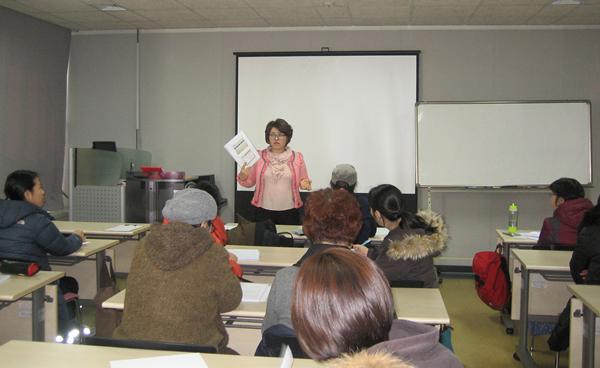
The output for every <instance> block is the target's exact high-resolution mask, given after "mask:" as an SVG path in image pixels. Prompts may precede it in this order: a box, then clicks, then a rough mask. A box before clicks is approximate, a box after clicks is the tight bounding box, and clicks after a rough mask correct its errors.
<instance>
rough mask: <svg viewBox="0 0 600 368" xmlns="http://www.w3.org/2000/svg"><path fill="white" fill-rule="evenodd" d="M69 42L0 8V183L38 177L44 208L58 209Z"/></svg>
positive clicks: (58, 30)
mask: <svg viewBox="0 0 600 368" xmlns="http://www.w3.org/2000/svg"><path fill="white" fill-rule="evenodd" d="M70 40H71V33H70V31H69V30H67V29H66V28H62V27H59V26H56V25H53V24H49V23H46V22H44V21H41V20H39V19H35V18H33V17H30V16H28V15H24V14H21V13H18V12H15V11H12V10H10V9H6V8H4V7H2V6H0V182H1V183H2V187H3V186H4V180H5V178H6V176H7V175H8V174H10V173H11V172H12V171H14V170H18V169H29V170H34V171H36V172H38V173H39V174H40V176H41V179H42V182H43V185H44V187H45V189H46V198H47V204H48V207H49V208H50V209H58V208H62V194H61V181H62V170H63V150H64V142H65V109H66V107H65V106H66V90H67V86H66V84H67V65H68V58H69V45H70ZM0 197H1V198H4V195H3V194H2V195H0Z"/></svg>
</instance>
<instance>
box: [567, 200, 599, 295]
mask: <svg viewBox="0 0 600 368" xmlns="http://www.w3.org/2000/svg"><path fill="white" fill-rule="evenodd" d="M569 266H570V268H571V276H573V280H574V281H575V283H577V284H594V285H599V284H600V196H599V197H598V201H597V203H596V205H595V206H594V207H593V208H592V209H591V210H589V211H588V212H586V213H585V215H584V216H583V220H582V221H581V223H580V224H579V230H578V233H577V245H576V246H575V248H574V249H573V255H572V256H571V262H570V264H569Z"/></svg>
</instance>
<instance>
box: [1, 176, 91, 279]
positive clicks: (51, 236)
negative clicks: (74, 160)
mask: <svg viewBox="0 0 600 368" xmlns="http://www.w3.org/2000/svg"><path fill="white" fill-rule="evenodd" d="M4 194H5V195H6V200H0V259H10V260H16V261H28V262H36V263H38V264H39V266H40V268H41V269H42V270H46V271H49V270H50V264H49V263H48V255H47V253H50V254H52V255H55V256H66V255H69V254H71V253H73V252H75V251H76V250H77V249H79V248H80V247H81V244H82V242H83V241H84V240H85V236H84V235H83V231H81V230H75V231H74V232H73V234H72V235H70V236H68V237H65V236H63V235H62V234H61V233H60V231H59V230H58V229H57V228H56V226H55V225H54V224H53V223H52V220H53V218H52V216H50V214H49V213H48V212H46V211H45V210H44V209H43V208H42V207H43V206H44V203H45V201H46V198H45V192H44V189H43V188H42V183H41V182H40V178H39V176H38V174H37V173H35V172H33V171H28V170H18V171H15V172H13V173H11V174H10V175H8V177H7V178H6V183H5V185H4Z"/></svg>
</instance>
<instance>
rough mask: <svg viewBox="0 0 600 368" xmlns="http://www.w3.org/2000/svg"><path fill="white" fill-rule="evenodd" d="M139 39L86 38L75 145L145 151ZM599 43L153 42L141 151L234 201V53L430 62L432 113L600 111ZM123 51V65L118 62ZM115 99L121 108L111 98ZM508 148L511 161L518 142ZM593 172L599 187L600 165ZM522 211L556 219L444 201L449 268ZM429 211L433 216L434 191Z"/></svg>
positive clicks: (510, 33)
mask: <svg viewBox="0 0 600 368" xmlns="http://www.w3.org/2000/svg"><path fill="white" fill-rule="evenodd" d="M132 37H135V35H132V34H108V35H107V34H101V35H98V34H82V35H78V34H75V35H74V37H73V43H72V55H73V57H72V74H71V85H72V86H75V85H77V86H78V87H77V89H75V88H71V89H70V94H72V93H74V92H75V91H76V92H77V94H79V95H80V96H78V99H79V100H75V99H74V97H73V98H71V99H70V100H69V103H70V104H69V112H70V113H71V116H72V117H73V119H74V117H75V116H78V117H79V118H78V120H77V123H76V124H73V125H72V126H70V127H69V129H70V130H69V135H70V137H71V139H70V142H69V143H70V144H71V145H83V146H89V145H90V144H91V141H92V140H97V139H99V138H102V139H109V138H112V139H114V140H119V139H122V138H120V137H129V138H127V139H123V142H124V144H134V142H135V140H134V139H133V138H131V137H134V135H133V134H134V132H133V133H132V130H134V128H135V121H134V119H133V120H132V115H131V114H129V113H120V112H123V111H130V109H131V108H132V100H133V99H134V97H135V96H134V95H132V93H133V92H134V89H133V88H132V86H131V83H132V82H133V83H135V74H134V71H133V70H132V66H134V65H135V46H134V45H133V44H132ZM598 39H600V30H597V29H591V30H577V29H574V30H564V29H555V30H550V29H546V30H543V29H531V30H522V29H495V30H494V29H473V30H448V29H443V30H348V31H342V30H335V31H323V30H303V31H296V30H295V31H246V32H243V31H232V32H223V31H216V32H215V31H211V32H179V33H177V32H168V33H166V32H154V33H153V32H144V33H143V34H142V35H141V43H140V45H141V46H140V47H141V145H142V148H143V149H145V150H148V151H150V152H152V153H153V160H154V162H155V163H156V164H159V165H163V166H164V167H166V168H169V169H180V170H185V171H186V172H188V173H190V174H205V173H214V174H216V176H217V184H218V185H219V186H220V187H221V189H222V190H223V192H224V193H223V194H224V196H225V197H227V198H229V199H230V200H232V199H233V197H234V195H233V190H234V170H233V161H232V160H231V159H230V158H229V157H228V155H227V154H226V153H225V151H224V150H223V148H222V146H223V144H224V142H226V141H227V140H228V139H229V138H230V137H231V135H232V134H233V133H234V122H235V57H234V55H233V52H236V51H318V50H320V49H321V47H330V48H331V49H332V50H336V51H342V50H421V51H422V54H421V65H420V76H419V78H420V79H419V83H420V97H421V100H423V101H427V100H429V101H436V100H437V101H440V100H449V101H451V100H457V101H467V100H548V99H589V100H591V101H592V106H593V107H594V106H596V105H597V104H598V103H600V43H599V42H598ZM117 51H118V52H119V53H121V52H122V57H121V56H119V57H116V56H115V55H116V53H117ZM119 55H121V54H119ZM107 62H110V68H109V67H107V65H106V63H107ZM115 70H117V71H121V73H122V74H115V72H114V71H115ZM75 71H76V73H75ZM125 71H127V72H125ZM107 91H110V94H114V95H115V96H118V98H117V97H115V98H111V99H108V98H106V96H107V94H108V93H107ZM79 101H84V102H83V103H82V102H79ZM93 101H97V103H101V105H100V106H99V107H101V108H98V109H97V111H95V110H94V111H92V110H91V109H90V108H89V106H90V104H92V103H93ZM134 105H135V104H134ZM83 112H85V114H84V113H83ZM116 112H118V113H119V114H120V115H119V117H120V118H122V121H121V122H120V123H119V124H116V123H114V122H111V121H107V119H105V118H104V117H105V116H107V115H111V114H117V113H116ZM592 112H593V116H592V121H593V124H594V125H596V124H598V122H600V113H598V109H594V108H592ZM84 115H85V116H84ZM598 131H599V130H598V129H593V132H592V134H593V138H592V140H593V143H592V146H593V157H597V155H598V144H597V143H598V142H599V139H600V136H599V135H598V134H599V133H598ZM539 139H544V132H540V135H539ZM506 144H507V149H510V142H506ZM548 144H560V142H548ZM299 149H301V147H300V148H299ZM383 159H384V158H378V157H374V158H373V160H374V161H377V160H383ZM499 159H502V158H501V157H500V158H499ZM523 159H524V160H526V159H527V158H526V157H523ZM593 162H594V182H598V179H599V175H600V170H599V167H598V160H593ZM374 163H375V162H374ZM308 165H309V167H310V163H308ZM598 193H599V191H598V189H597V188H589V190H588V195H589V197H590V198H592V199H593V200H594V201H595V199H596V197H597V195H598ZM511 201H515V202H517V203H518V204H519V207H520V225H521V227H522V228H532V229H537V228H539V227H540V226H541V223H542V219H543V218H544V217H546V216H549V215H551V213H552V209H551V206H550V201H549V195H548V193H547V192H534V193H521V192H506V191H504V192H493V193H491V192H464V191H450V192H434V193H433V194H432V207H433V209H434V210H436V211H439V212H441V213H442V214H443V215H444V216H445V218H446V221H447V223H448V226H449V229H450V235H451V237H452V239H451V241H450V243H449V248H448V250H447V251H446V252H445V253H444V259H442V262H450V263H451V264H470V258H471V256H472V254H473V253H474V252H475V251H477V250H481V249H492V247H493V245H494V244H495V241H496V238H495V234H494V232H493V229H494V228H497V227H505V226H506V222H507V217H506V216H507V209H508V205H509V204H510V202H511ZM420 202H421V206H422V207H423V206H426V196H425V194H424V193H423V191H421V199H420ZM232 207H233V206H232V205H229V206H228V207H227V208H226V209H225V211H224V218H225V219H226V220H232V219H233V216H232Z"/></svg>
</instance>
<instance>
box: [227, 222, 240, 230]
mask: <svg viewBox="0 0 600 368" xmlns="http://www.w3.org/2000/svg"><path fill="white" fill-rule="evenodd" d="M237 226H238V224H236V223H235V222H228V223H226V224H225V230H233V229H235V228H236V227H237Z"/></svg>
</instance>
